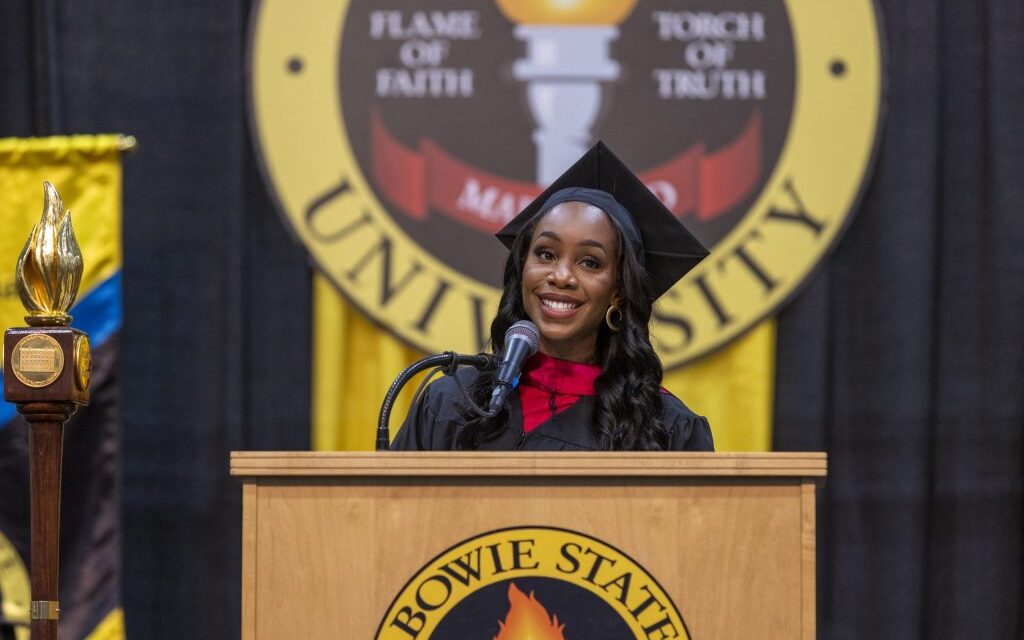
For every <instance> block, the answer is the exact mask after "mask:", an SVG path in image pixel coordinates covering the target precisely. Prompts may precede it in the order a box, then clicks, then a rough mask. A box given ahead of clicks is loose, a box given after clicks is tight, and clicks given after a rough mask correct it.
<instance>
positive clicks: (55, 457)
mask: <svg viewBox="0 0 1024 640" xmlns="http://www.w3.org/2000/svg"><path fill="white" fill-rule="evenodd" d="M43 192H44V204H43V216H42V219H40V221H39V222H38V223H37V224H36V225H35V226H34V227H33V228H32V233H31V234H30V235H29V238H28V242H27V243H26V244H25V248H24V249H23V250H22V252H21V256H20V257H19V258H18V265H17V274H16V277H17V284H18V295H19V296H20V297H21V301H22V304H24V305H25V309H26V310H27V311H28V315H27V316H26V317H25V322H26V323H27V324H28V325H29V326H27V327H18V328H13V329H8V330H7V331H6V332H5V333H4V371H5V372H6V375H5V376H4V398H5V399H6V400H7V401H8V402H13V403H15V404H16V405H17V406H18V412H19V413H20V414H21V415H22V416H24V418H25V420H26V421H27V422H28V424H29V456H30V458H29V469H30V474H31V525H32V559H31V566H32V569H31V573H32V606H31V618H32V639H33V640H52V639H55V638H56V637H57V618H58V615H59V613H60V605H59V603H58V600H57V578H58V560H59V547H58V543H59V540H60V478H61V463H62V455H63V446H64V423H65V422H67V420H68V418H70V417H71V414H73V413H74V412H75V410H76V409H77V408H78V406H79V405H86V404H88V403H89V376H90V373H91V366H92V359H91V355H90V351H89V339H88V337H87V336H86V335H85V334H84V333H82V332H81V331H78V330H77V329H72V328H71V327H70V326H68V325H69V324H70V323H71V316H70V315H68V311H69V310H70V309H71V305H72V304H73V303H74V302H75V297H76V296H77V295H78V287H79V285H80V284H81V281H82V252H81V250H80V249H79V247H78V242H77V241H76V240H75V234H74V231H73V229H72V227H71V213H70V212H69V211H65V210H64V203H63V202H62V201H61V199H60V195H58V193H57V190H56V189H55V188H54V187H53V185H52V184H50V183H49V182H46V183H44V184H43Z"/></svg>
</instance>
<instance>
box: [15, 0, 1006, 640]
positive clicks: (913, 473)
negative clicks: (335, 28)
mask: <svg viewBox="0 0 1024 640" xmlns="http://www.w3.org/2000/svg"><path fill="white" fill-rule="evenodd" d="M882 5H883V6H882V10H883V12H884V15H885V28H886V31H887V42H888V68H889V87H888V99H887V117H886V122H885V131H884V134H883V137H882V141H881V146H880V149H879V153H878V161H877V166H876V168H875V171H874V175H873V178H872V179H871V180H870V182H869V184H868V188H867V190H866V193H865V195H864V198H863V200H862V203H861V205H860V206H859V208H858V211H857V213H856V218H855V220H854V222H853V224H852V226H851V227H850V229H849V231H848V232H847V234H846V236H845V238H844V239H843V240H842V242H841V243H840V245H839V247H838V249H837V250H836V251H835V253H834V254H833V255H832V256H831V257H830V258H829V259H828V260H827V261H826V262H825V263H824V265H823V266H822V267H821V268H820V269H819V270H818V272H817V273H816V275H815V276H814V277H813V278H812V279H811V282H810V283H809V285H808V286H807V287H806V289H805V290H804V292H803V294H802V295H801V296H800V297H799V298H798V299H797V300H796V301H795V302H793V303H792V304H791V305H789V307H787V308H786V309H785V310H783V311H782V312H781V314H780V316H779V323H778V326H779V338H778V364H777V368H778V381H777V403H776V414H775V419H776V420H775V422H776V437H775V444H776V447H777V448H778V449H788V450H826V451H828V453H829V456H830V474H829V478H828V482H827V484H826V485H825V487H824V489H823V490H822V492H821V494H820V495H821V497H820V503H819V506H820V511H819V520H818V525H819V537H818V540H819V553H818V567H819V569H818V571H819V583H818V584H819V589H818V593H819V598H818V603H819V637H821V638H826V639H833V640H847V639H855V638H856V639H859V638H867V637H875V638H898V639H908V638H911V639H912V638H965V637H973V638H1007V639H1009V638H1022V637H1024V617H1022V616H1024V613H1022V612H1024V607H1022V602H1024V584H1022V583H1024V578H1022V576H1024V72H1022V69H1024V3H1022V2H1021V1H1020V0H987V1H972V2H965V1H962V0H961V1H959V2H958V1H954V0H946V1H945V2H943V1H940V0H921V1H920V2H913V3H909V2H904V3H897V2H895V0H893V1H889V2H884V3H882ZM249 8H250V7H249V5H248V3H246V2H218V3H211V2H201V1H199V0H187V1H186V0H178V1H177V2H172V3H167V2H158V1H155V0H133V1H131V2H129V1H128V0H106V1H102V2H101V1H100V0H77V1H75V2H71V1H70V0H6V1H5V2H3V3H0V86H2V87H3V90H2V91H0V135H2V136H30V135H48V134H54V133H95V132H123V133H129V134H133V135H136V136H137V137H138V138H139V141H140V146H139V148H138V150H137V151H136V152H134V153H132V154H130V155H128V156H127V157H126V158H125V193H124V212H125V213H124V241H125V258H124V286H125V323H124V330H123V333H122V349H121V353H122V371H123V375H122V379H123V380H124V383H123V401H124V406H123V417H124V425H123V461H124V473H123V476H124V488H123V494H124V500H125V504H124V518H125V523H124V524H125V531H124V538H125V577H124V583H125V597H124V602H125V608H126V616H127V624H128V631H129V634H130V635H131V636H132V637H137V638H178V637H191V638H199V639H205V638H210V639H213V638H216V639H218V640H219V639H221V638H226V637H237V634H238V629H239V618H240V602H239V593H240V560H239V546H240V493H241V491H240V488H239V486H238V484H237V483H236V482H235V481H234V480H232V479H231V478H229V477H228V474H227V470H228V452H229V451H230V450H232V449H304V448H308V446H309V397H310V392H309V389H310V384H309V348H310V342H309V327H310V286H309V281H310V278H309V276H310V267H309V266H308V263H307V260H306V257H305V253H304V251H303V250H302V249H301V248H300V247H298V246H296V245H295V244H293V243H292V241H291V240H290V239H289V237H288V235H287V233H286V231H285V229H284V226H283V225H282V224H281V222H280V221H279V219H278V216H277V214H276V212H275V211H274V210H273V207H272V205H271V203H270V200H269V198H268V196H267V194H266V191H265V188H264V186H263V184H262V183H261V181H260V178H259V176H258V174H257V171H256V168H255V159H254V156H253V151H252V145H251V142H250V140H249V137H248V133H247V130H246V97H245V93H244V89H245V87H244V80H243V74H242V70H243V63H244V55H245V37H246V26H247V20H248V13H249ZM3 232H4V233H6V232H8V230H6V229H5V230H3ZM19 233H20V232H19ZM0 268H3V266H2V265H0Z"/></svg>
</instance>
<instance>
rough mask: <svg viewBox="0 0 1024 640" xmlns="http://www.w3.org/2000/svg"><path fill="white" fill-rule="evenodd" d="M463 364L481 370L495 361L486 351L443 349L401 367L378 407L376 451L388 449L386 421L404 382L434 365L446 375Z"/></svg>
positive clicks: (492, 365) (492, 364)
mask: <svg viewBox="0 0 1024 640" xmlns="http://www.w3.org/2000/svg"><path fill="white" fill-rule="evenodd" d="M464 364H468V365H472V366H474V367H476V368H477V369H479V370H481V371H486V370H487V369H494V368H495V366H496V364H497V363H496V362H495V358H494V356H492V355H490V354H487V353H478V354H476V355H465V354H461V353H455V352H454V351H445V352H444V353H442V354H438V355H434V356H427V357H426V358H423V359H421V360H417V361H416V362H414V363H412V364H411V365H409V366H408V367H406V368H405V369H403V370H402V372H401V373H399V374H398V377H397V378H395V381H394V382H392V383H391V388H389V389H388V392H387V395H385V396H384V402H383V404H381V407H380V416H379V417H378V419H377V451H387V450H388V445H389V444H390V437H391V436H390V433H389V431H388V423H389V422H390V420H391V407H392V405H394V404H395V400H396V399H397V398H398V394H399V392H401V391H402V387H404V386H405V383H406V382H408V381H409V380H410V379H411V378H412V377H413V376H415V375H416V374H417V373H420V372H421V371H425V370H427V369H433V368H434V367H443V368H444V372H445V374H446V375H454V374H455V370H456V369H458V368H459V366H460V365H464Z"/></svg>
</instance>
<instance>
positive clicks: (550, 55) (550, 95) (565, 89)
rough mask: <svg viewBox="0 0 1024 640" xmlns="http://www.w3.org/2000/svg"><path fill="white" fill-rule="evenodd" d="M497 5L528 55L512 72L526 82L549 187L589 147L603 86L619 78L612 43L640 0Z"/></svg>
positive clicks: (541, 179)
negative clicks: (623, 22) (612, 54)
mask: <svg viewBox="0 0 1024 640" xmlns="http://www.w3.org/2000/svg"><path fill="white" fill-rule="evenodd" d="M496 2H497V4H498V8H500V9H501V11H502V13H504V14H505V16H506V17H507V18H508V19H509V20H512V21H513V22H516V23H518V25H519V26H517V27H516V30H515V35H516V37H517V38H519V39H520V40H523V41H525V42H526V57H525V58H523V59H521V60H517V61H516V62H515V64H514V66H513V68H512V74H513V76H514V77H515V78H516V80H521V81H523V82H525V83H526V86H527V89H526V90H527V99H528V101H529V104H530V110H531V112H532V113H533V118H534V121H535V122H536V123H537V128H536V129H535V130H534V132H533V142H534V144H535V145H536V147H537V182H538V184H542V185H547V184H550V183H551V182H553V181H554V180H555V178H557V177H558V176H560V175H561V174H562V172H563V171H565V170H566V169H567V168H569V166H570V165H571V164H572V163H573V162H574V161H576V160H577V159H578V158H579V157H580V156H581V155H583V152H584V151H586V150H587V149H588V148H589V147H590V144H591V135H592V134H591V127H592V126H593V124H594V120H595V119H596V118H597V115H598V113H599V112H600V108H601V83H602V82H612V81H614V80H617V79H618V77H619V63H618V62H616V61H615V60H613V59H612V58H611V57H610V55H609V53H610V48H611V43H612V41H614V40H615V39H616V38H617V37H618V36H619V28H618V24H619V23H620V22H622V21H623V20H624V19H625V18H626V16H628V15H629V13H630V12H631V11H632V10H633V7H634V6H635V5H636V2H637V0H496Z"/></svg>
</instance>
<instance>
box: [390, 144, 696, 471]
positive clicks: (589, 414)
mask: <svg viewBox="0 0 1024 640" xmlns="http://www.w3.org/2000/svg"><path fill="white" fill-rule="evenodd" d="M497 236H498V238H499V239H500V240H501V241H502V243H503V244H505V246H506V247H508V248H509V250H510V253H509V257H508V260H507V262H506V265H505V276H504V291H503V293H502V296H501V302H500V304H499V308H498V313H497V315H496V316H495V318H494V320H493V322H492V323H491V342H492V346H493V350H494V353H495V354H501V353H503V351H504V349H505V339H504V338H503V336H505V335H506V331H508V329H509V328H510V327H512V326H513V325H514V324H515V323H516V322H517V321H521V320H530V321H532V322H533V323H534V324H535V325H536V327H537V330H538V331H539V334H540V336H539V337H540V350H539V352H538V353H536V354H535V355H533V356H532V357H530V358H529V359H527V360H526V362H525V364H524V365H523V368H522V372H521V374H520V375H519V377H518V381H517V382H518V384H515V385H514V386H515V388H514V389H512V390H511V392H510V393H509V395H508V400H507V401H506V402H504V403H503V404H502V405H501V408H500V410H499V411H498V413H497V414H496V415H494V416H491V417H487V416H485V415H484V414H483V413H482V412H481V411H480V409H479V408H478V407H479V406H484V407H486V406H487V404H488V400H489V399H490V397H491V393H492V389H494V388H495V383H496V381H497V380H496V375H495V374H494V373H493V372H485V373H479V372H477V371H476V370H475V369H470V368H465V369H462V370H460V371H458V372H457V373H456V375H457V376H458V380H456V379H453V378H452V377H451V376H445V377H443V378H442V379H440V380H438V381H437V382H435V383H433V384H431V385H430V386H429V387H427V389H426V391H425V392H424V394H423V396H422V398H421V399H420V401H419V402H417V403H416V404H415V406H413V408H412V409H411V411H410V413H409V415H408V417H407V418H406V420H405V423H404V424H403V425H402V428H401V430H400V431H399V432H398V435H397V436H396V437H395V440H394V442H393V443H392V444H391V448H392V449H401V450H449V449H488V450H512V449H521V450H533V451H588V450H643V451H666V450H697V451H711V450H713V449H714V444H713V442H712V439H711V430H710V428H709V426H708V422H707V420H706V419H704V418H703V417H700V416H698V415H696V414H695V413H693V412H692V411H690V409H688V408H687V407H686V405H684V404H683V403H682V402H681V401H680V400H679V399H678V398H676V397H675V396H673V395H672V394H670V393H668V392H667V391H666V390H664V389H662V388H661V376H662V369H661V362H660V361H659V360H658V356H657V355H656V354H655V353H654V348H653V347H652V346H651V341H650V337H649V332H648V322H649V321H650V318H651V308H652V305H653V303H654V301H655V300H656V299H657V298H658V297H659V296H660V295H661V294H663V293H665V292H666V291H668V289H669V288H671V287H672V285H673V284H675V282H676V281H677V280H679V278H681V277H682V276H683V275H684V274H685V273H686V272H687V271H689V270H690V269H691V268H693V266H694V265H696V264H697V263H698V262H700V261H701V260H702V259H703V258H704V257H705V256H706V255H707V254H708V252H707V250H706V249H705V248H704V247H703V246H702V245H701V244H700V242H698V241H697V239H696V238H694V237H693V235H691V234H690V232H689V231H687V230H686V228H685V227H683V225H682V223H680V222H679V220H678V219H677V218H676V217H675V216H674V215H673V214H672V212H671V211H669V210H668V209H666V208H665V206H664V205H663V204H662V203H661V201H660V200H658V198H657V197H656V196H655V195H654V194H653V193H651V191H650V190H649V189H648V188H647V187H646V186H645V185H644V184H643V182H641V181H640V179H639V178H637V176H636V175H634V174H633V172H632V171H630V170H629V169H628V168H627V167H626V166H625V165H624V164H623V163H622V162H621V161H620V160H619V159H618V158H616V157H615V156H614V155H613V154H612V153H611V151H609V150H608V148H607V147H606V146H604V145H603V144H602V143H600V142H599V143H597V145H595V146H594V147H593V148H591V149H590V150H589V151H588V152H587V153H586V154H585V155H584V156H583V157H582V158H581V159H580V160H579V161H577V162H576V164H574V165H573V166H572V167H571V168H570V169H569V170H568V171H566V172H565V173H564V174H563V175H562V176H561V177H560V178H558V180H556V181H555V182H554V183H553V184H552V185H551V186H550V187H549V188H548V189H547V190H546V191H545V192H544V193H542V194H541V195H540V196H538V197H537V199H536V200H534V201H533V202H532V203H531V204H530V205H529V206H527V207H526V208H525V209H524V210H523V211H522V212H521V213H519V215H517V216H516V217H515V218H514V219H513V220H512V221H511V222H509V223H508V225H506V226H505V228H504V229H502V230H501V231H499V232H498V234H497ZM531 330H532V329H531ZM459 385H461V386H462V387H463V390H464V391H465V392H466V394H464V393H463V392H462V391H460V389H459ZM467 394H468V398H467V397H466V395H467ZM469 399H472V402H469V401H468V400H469ZM472 405H476V406H472Z"/></svg>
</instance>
